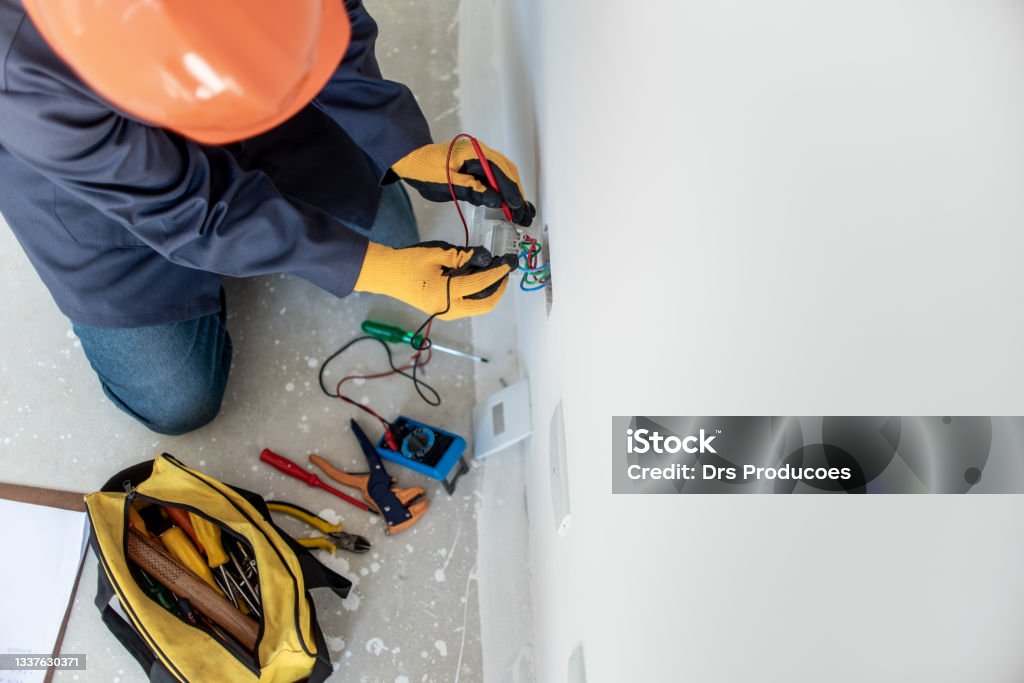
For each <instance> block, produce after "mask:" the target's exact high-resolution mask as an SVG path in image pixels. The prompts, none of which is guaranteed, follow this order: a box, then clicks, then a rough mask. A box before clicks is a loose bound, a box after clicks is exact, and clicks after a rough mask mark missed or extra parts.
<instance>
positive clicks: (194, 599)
mask: <svg viewBox="0 0 1024 683" xmlns="http://www.w3.org/2000/svg"><path fill="white" fill-rule="evenodd" d="M126 545H127V550H128V559H130V560H131V561H132V562H134V563H135V564H137V565H139V567H141V568H142V569H143V570H144V571H146V572H147V573H148V574H149V575H150V576H152V577H153V578H154V579H155V580H156V581H158V582H159V583H161V584H163V585H164V586H166V587H167V588H168V589H169V590H170V591H172V592H173V593H175V594H176V595H179V596H180V597H182V598H185V599H187V600H188V601H189V603H190V604H191V605H192V606H193V607H195V608H196V609H197V610H199V611H200V612H202V613H203V614H205V615H206V617H207V618H209V619H210V621H212V622H213V623H215V624H216V625H217V626H220V627H221V628H222V629H224V630H225V631H227V632H228V633H229V634H230V635H231V637H232V638H235V639H236V640H238V642H239V643H241V644H242V645H243V646H245V647H246V648H248V649H249V650H250V651H255V649H256V638H257V637H258V634H259V624H257V623H256V622H255V621H253V620H252V619H250V618H249V617H247V616H245V615H244V614H242V613H241V612H239V611H238V610H237V609H235V606H234V605H232V604H231V603H230V602H228V600H227V598H225V597H224V596H222V595H221V594H220V593H218V592H217V591H216V590H215V589H213V588H211V587H210V586H209V584H207V583H206V581H205V580H204V579H202V578H200V577H199V576H198V575H196V574H195V573H194V572H192V571H190V570H189V569H188V568H187V567H185V566H183V565H182V564H180V563H179V562H178V561H177V560H175V559H174V558H173V557H172V556H171V555H169V554H168V553H167V552H165V551H164V550H163V549H162V548H160V547H159V546H158V545H157V544H156V543H155V542H154V541H152V540H150V539H149V538H147V537H146V536H143V535H142V533H140V532H139V531H137V530H136V529H134V528H132V527H129V528H128V533H127V537H126ZM204 566H205V565H204Z"/></svg>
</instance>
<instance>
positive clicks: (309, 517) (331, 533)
mask: <svg viewBox="0 0 1024 683" xmlns="http://www.w3.org/2000/svg"><path fill="white" fill-rule="evenodd" d="M267 508H269V509H270V511H271V512H280V513H281V514H282V515H288V516H289V517H294V518H295V519H297V520H299V521H301V522H305V523H306V524H308V525H309V526H311V527H313V528H314V529H316V530H317V531H319V532H320V533H322V534H323V535H324V536H326V537H327V538H324V536H312V537H308V538H296V539H295V540H296V541H298V542H299V544H300V545H302V546H303V547H305V548H320V549H321V550H326V551H327V552H329V553H331V554H332V555H333V554H334V551H335V549H336V548H341V549H343V550H348V551H350V552H353V553H365V552H367V551H369V550H370V542H369V541H367V540H366V539H365V538H363V537H362V536H359V535H357V534H350V533H347V532H345V531H344V528H343V527H342V526H341V524H331V523H330V522H328V521H327V520H326V519H324V518H323V517H321V516H320V515H318V514H316V513H314V512H310V511H309V510H307V509H306V508H304V507H300V506H298V505H295V504H294V503H285V502H283V501H273V502H269V501H268V502H267Z"/></svg>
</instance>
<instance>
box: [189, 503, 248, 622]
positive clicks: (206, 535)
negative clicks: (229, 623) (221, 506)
mask: <svg viewBox="0 0 1024 683" xmlns="http://www.w3.org/2000/svg"><path fill="white" fill-rule="evenodd" d="M188 516H189V522H190V524H191V526H192V529H193V530H194V532H195V534H196V537H197V538H198V542H199V544H200V545H202V547H203V549H204V550H205V551H206V553H205V554H206V564H207V566H209V567H210V569H211V570H214V569H215V570H217V572H218V573H219V574H220V581H218V582H217V583H218V584H220V587H221V589H222V590H223V591H224V592H225V593H227V596H228V599H230V600H231V602H233V603H235V607H238V608H239V609H240V610H242V613H243V614H245V613H246V612H248V609H247V608H246V605H245V602H244V601H243V602H239V601H238V598H236V597H235V591H234V588H233V585H234V582H233V581H232V580H231V579H230V578H229V577H228V574H227V571H225V566H224V565H226V564H227V563H228V554H227V551H225V550H224V544H223V543H222V542H221V538H220V527H219V526H217V525H216V524H214V523H213V522H211V521H210V520H208V519H206V518H204V517H200V516H199V515H197V514H196V513H194V512H189V513H188ZM214 578H217V576H216V575H214Z"/></svg>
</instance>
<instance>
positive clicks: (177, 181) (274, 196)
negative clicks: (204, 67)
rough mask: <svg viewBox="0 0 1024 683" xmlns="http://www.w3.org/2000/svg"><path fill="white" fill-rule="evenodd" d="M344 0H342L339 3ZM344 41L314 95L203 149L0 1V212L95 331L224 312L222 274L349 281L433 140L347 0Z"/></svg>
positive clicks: (65, 302) (46, 278)
mask: <svg viewBox="0 0 1024 683" xmlns="http://www.w3.org/2000/svg"><path fill="white" fill-rule="evenodd" d="M340 1H341V0H339V2H340ZM345 4H346V6H347V8H348V10H349V16H350V18H351V20H352V44H351V46H350V47H349V49H348V52H347V54H346V55H345V58H344V59H343V60H342V62H341V64H340V65H339V66H338V69H337V71H336V72H335V73H334V75H333V76H332V77H331V80H330V81H329V82H328V83H327V85H326V86H324V88H323V90H322V91H321V92H320V93H319V94H318V95H317V97H316V98H314V100H313V102H312V103H311V104H310V105H309V106H308V107H307V108H306V109H304V110H303V111H302V112H300V113H299V114H298V115H296V116H295V117H294V118H292V119H291V120H289V121H287V122H285V123H284V124H282V125H281V126H279V127H278V128H276V129H274V130H273V131H270V132H269V133H267V134H265V135H261V136H258V137H256V138H252V139H250V140H245V141H243V142H241V143H236V144H232V145H227V146H220V147H214V146H204V145H200V144H198V143H196V142H193V141H192V140H188V139H186V138H183V137H182V136H180V135H177V134H175V133H173V132H170V131H167V130H163V129H161V128H154V127H152V126H148V125H146V124H144V123H142V122H140V121H138V120H136V119H133V118H132V117H131V116H128V115H126V114H125V113H123V112H120V111H117V110H116V109H115V108H114V107H113V106H112V105H110V104H109V103H107V102H105V101H104V100H103V99H101V98H100V97H99V96H98V95H97V94H96V93H94V92H93V91H92V90H91V89H90V88H89V87H88V86H86V85H85V84H84V83H83V82H82V81H81V80H80V79H79V78H78V77H77V76H76V75H75V73H74V72H73V71H72V70H71V68H69V67H68V65H67V64H65V63H64V62H63V61H62V60H61V59H60V58H59V57H57V55H56V54H55V53H54V52H53V50H51V49H50V47H49V46H48V45H47V43H46V42H45V41H44V40H43V38H42V37H41V36H40V34H39V32H38V31H37V30H36V28H35V26H34V25H33V24H32V22H31V20H29V18H28V17H27V16H26V15H25V11H24V9H23V8H22V7H21V4H20V2H18V1H17V0H0V58H2V63H0V213H3V216H4V218H5V219H6V220H7V222H8V224H9V225H10V226H11V228H12V229H13V230H14V233H15V235H16V236H17V238H18V241H19V242H20V243H21V245H22V247H23V248H24V250H25V252H26V253H27V254H28V257H29V259H30V260H31V262H32V264H33V265H34V266H35V268H36V270H37V271H38V273H39V275H40V277H41V278H42V280H43V282H44V283H45V284H46V286H47V287H48V288H49V290H50V293H51V294H52V295H53V298H54V300H55V301H56V302H57V305H58V306H59V307H60V309H61V310H62V311H63V312H64V313H65V315H67V316H68V317H69V318H71V319H72V320H74V321H77V322H80V323H85V324H87V325H95V326H100V327H137V326H142V325H155V324H162V323H170V322H178V321H181V320H188V319H191V318H196V317H199V316H203V315H207V314H210V313H214V312H216V311H217V310H218V309H219V305H220V304H219V290H220V278H221V276H222V275H231V276H236V277H244V276H249V275H261V274H267V273H292V274H294V275H297V276H299V277H302V278H304V279H306V280H308V281H310V282H312V283H313V284H315V285H317V286H319V287H322V288H323V289H325V290H327V291H328V292H331V293H332V294H335V295H337V296H344V295H346V294H348V293H349V292H351V291H352V288H353V287H354V285H355V282H356V279H357V277H358V274H359V269H360V267H361V266H362V262H363V257H364V255H365V253H366V238H364V237H362V236H360V235H359V234H357V233H355V232H353V231H351V230H349V229H348V228H346V227H345V225H344V224H343V223H342V221H346V222H348V223H350V224H354V225H357V226H363V227H369V226H370V225H372V223H373V219H374V217H375V215H376V211H377V205H378V202H379V199H380V184H381V183H382V182H390V181H393V180H394V176H393V173H391V172H390V170H389V169H390V167H391V165H392V164H393V163H394V162H395V161H397V160H398V159H401V158H402V157H403V156H405V155H406V154H408V153H409V152H410V151H412V150H414V149H416V148H418V147H420V146H422V145H425V144H428V143H429V142H430V131H429V129H428V126H427V123H426V121H425V119H424V118H423V114H422V112H421V111H420V109H419V107H418V105H417V104H416V101H415V99H414V98H413V96H412V93H411V92H409V90H408V88H406V87H405V86H403V85H401V84H398V83H394V82H392V81H387V80H384V79H383V78H382V76H381V73H380V68H379V67H378V65H377V60H376V57H375V56H374V42H375V40H376V37H377V26H376V23H375V22H374V21H373V19H372V18H371V17H370V15H369V14H367V12H366V10H365V8H364V7H363V4H362V0H348V1H347V2H346V3H345Z"/></svg>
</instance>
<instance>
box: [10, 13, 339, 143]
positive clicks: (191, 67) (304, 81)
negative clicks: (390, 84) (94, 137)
mask: <svg viewBox="0 0 1024 683" xmlns="http://www.w3.org/2000/svg"><path fill="white" fill-rule="evenodd" d="M24 4H25V10H26V11H27V12H28V14H29V16H30V17H31V19H32V21H33V23H35V25H36V27H37V28H38V29H39V31H40V33H42V35H43V37H44V38H46V40H47V42H48V43H49V44H50V46H51V47H53V49H54V50H55V51H56V52H57V53H58V54H59V55H60V56H61V57H62V58H63V59H64V60H65V61H66V62H67V63H68V64H69V65H71V67H72V68H73V69H74V70H75V71H76V72H77V73H78V74H79V76H81V78H82V79H83V80H84V81H85V82H86V83H88V84H89V86H91V87H92V88H93V89H94V90H95V91H96V92H97V93H99V94H100V95H101V96H102V97H104V98H106V99H107V100H108V101H109V102H111V103H112V104H113V105H114V106H116V107H118V108H120V109H121V110H123V111H124V112H126V113H128V114H131V115H133V116H137V117H138V118H140V119H142V120H143V121H146V122H147V123H150V124H152V125H155V126H160V127H162V128H169V129H171V130H174V131H176V132H178V133H181V134H182V135H184V136H186V137H189V138H192V139H194V140H196V141H198V142H201V143H205V144H213V145H219V144H225V143H228V142H234V141H237V140H242V139H244V138H248V137H252V136H254V135H258V134H259V133H263V132H265V131H267V130H270V129H271V128H273V127H275V126H277V125H278V124H280V123H282V122H284V121H285V120H287V119H288V118H290V117H291V116H293V115H294V114H296V113H298V112H299V110H301V109H302V108H303V107H305V106H306V105H307V104H309V102H310V101H311V100H312V99H313V97H315V96H316V94H317V93H318V92H319V91H320V89H321V88H323V87H324V84H326V83H327V81H328V79H329V78H330V77H331V74H333V73H334V70H335V69H336V68H337V67H338V64H339V63H340V62H341V59H342V57H343V56H344V54H345V50H346V49H348V42H349V36H350V33H351V27H350V26H349V20H348V14H347V13H346V12H345V8H344V6H343V5H342V0H24Z"/></svg>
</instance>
